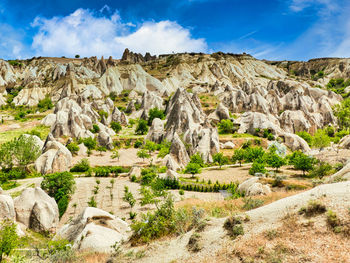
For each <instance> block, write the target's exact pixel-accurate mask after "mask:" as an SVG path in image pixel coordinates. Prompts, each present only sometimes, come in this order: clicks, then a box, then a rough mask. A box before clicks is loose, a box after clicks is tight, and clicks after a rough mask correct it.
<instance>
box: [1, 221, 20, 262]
mask: <svg viewBox="0 0 350 263" xmlns="http://www.w3.org/2000/svg"><path fill="white" fill-rule="evenodd" d="M17 245H18V235H17V231H16V225H15V223H13V222H11V221H7V220H5V221H3V222H2V223H1V228H0V262H3V256H4V255H6V256H9V255H10V254H11V252H12V251H13V250H14V249H15V248H16V247H17Z"/></svg>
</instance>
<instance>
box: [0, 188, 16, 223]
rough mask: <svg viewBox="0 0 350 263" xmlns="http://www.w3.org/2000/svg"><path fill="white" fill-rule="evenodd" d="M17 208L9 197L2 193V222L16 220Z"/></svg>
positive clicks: (0, 198)
mask: <svg viewBox="0 0 350 263" xmlns="http://www.w3.org/2000/svg"><path fill="white" fill-rule="evenodd" d="M15 218H16V214H15V206H14V203H13V199H12V197H11V196H9V195H5V194H1V193H0V220H6V219H9V220H15Z"/></svg>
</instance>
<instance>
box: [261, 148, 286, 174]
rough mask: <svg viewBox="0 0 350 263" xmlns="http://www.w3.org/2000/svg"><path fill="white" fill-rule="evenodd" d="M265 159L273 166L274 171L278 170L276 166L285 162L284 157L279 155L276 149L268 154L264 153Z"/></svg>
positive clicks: (278, 166)
mask: <svg viewBox="0 0 350 263" xmlns="http://www.w3.org/2000/svg"><path fill="white" fill-rule="evenodd" d="M265 161H266V163H267V164H268V166H270V167H272V168H275V169H276V171H278V168H280V167H281V166H283V165H284V164H285V160H284V158H282V157H281V156H279V155H278V154H277V153H276V151H272V152H271V151H270V152H269V153H268V154H266V155H265Z"/></svg>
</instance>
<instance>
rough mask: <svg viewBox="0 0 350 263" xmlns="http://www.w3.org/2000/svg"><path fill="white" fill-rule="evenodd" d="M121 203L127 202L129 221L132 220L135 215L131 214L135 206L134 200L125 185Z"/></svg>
mask: <svg viewBox="0 0 350 263" xmlns="http://www.w3.org/2000/svg"><path fill="white" fill-rule="evenodd" d="M123 201H125V202H127V203H128V204H129V205H130V213H129V215H130V219H134V218H135V217H136V214H134V213H133V212H132V208H133V207H134V206H135V204H136V200H135V198H134V196H133V194H132V193H131V192H130V191H129V187H127V186H126V185H125V186H124V196H123Z"/></svg>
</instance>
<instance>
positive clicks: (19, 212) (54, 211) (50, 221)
mask: <svg viewBox="0 0 350 263" xmlns="http://www.w3.org/2000/svg"><path fill="white" fill-rule="evenodd" d="M14 205H15V211H16V219H17V221H18V222H20V223H22V224H24V225H25V226H26V227H28V228H31V229H33V230H34V231H37V232H44V231H50V232H55V230H56V227H57V225H58V222H59V218H58V217H59V213H58V207H57V204H56V202H55V200H54V199H53V198H51V197H50V196H48V195H47V194H46V193H45V192H44V191H43V190H42V189H41V188H39V187H37V188H26V189H24V190H23V191H22V194H21V195H20V196H18V197H16V198H15V200H14Z"/></svg>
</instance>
